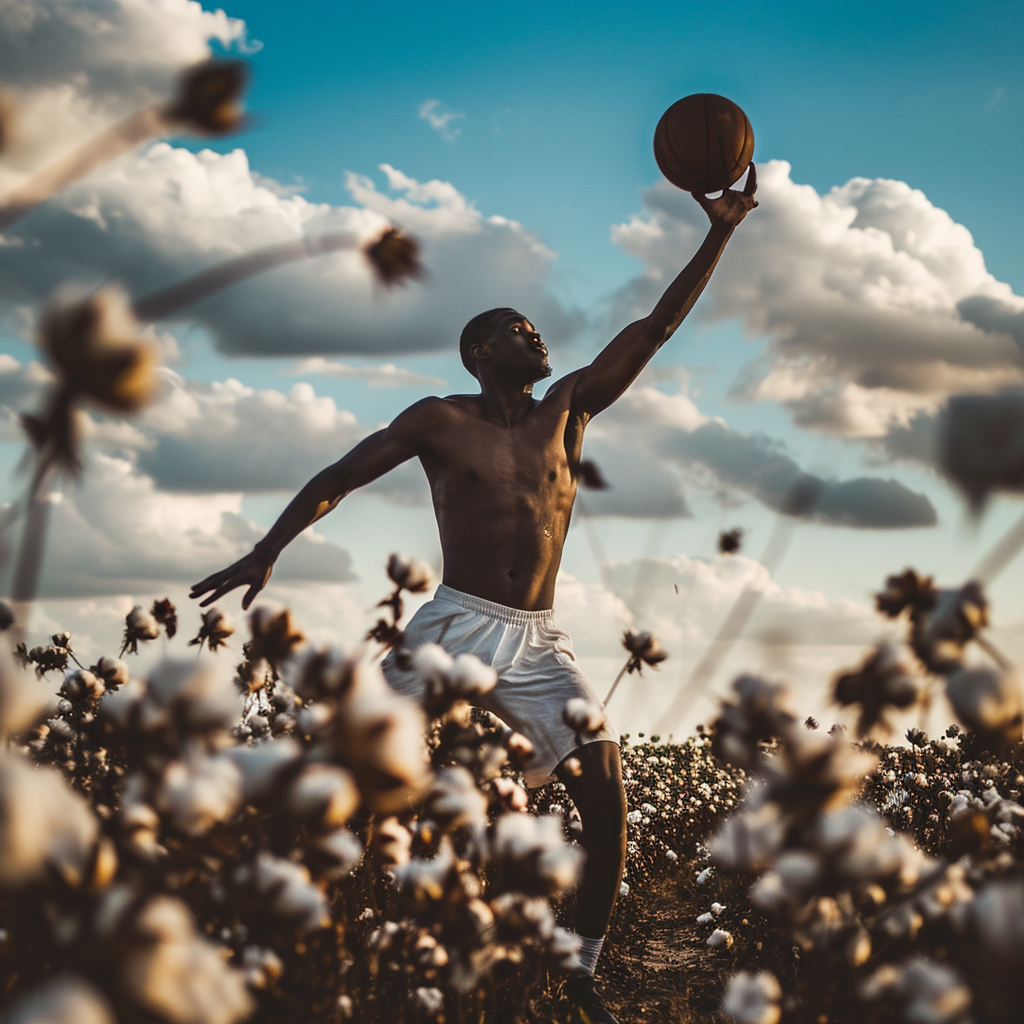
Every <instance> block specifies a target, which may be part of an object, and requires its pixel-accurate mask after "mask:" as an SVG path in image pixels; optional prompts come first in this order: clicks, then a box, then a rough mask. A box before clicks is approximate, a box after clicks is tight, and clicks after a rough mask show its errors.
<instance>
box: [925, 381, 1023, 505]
mask: <svg viewBox="0 0 1024 1024" xmlns="http://www.w3.org/2000/svg"><path fill="white" fill-rule="evenodd" d="M939 465H940V467H941V469H942V471H943V472H944V473H945V474H946V476H948V477H949V478H950V479H951V480H952V481H953V482H954V483H955V484H956V485H957V486H958V487H960V489H961V490H962V491H963V492H964V494H965V495H966V496H967V498H968V499H969V501H970V503H971V505H972V506H973V508H974V510H975V511H976V512H978V511H980V510H981V509H982V508H983V507H984V505H985V502H986V501H987V499H988V497H989V495H990V494H991V493H992V492H993V491H1021V490H1024V391H1004V392H1002V393H1001V394H998V395H954V396H953V397H952V398H951V399H950V400H949V403H948V405H947V406H946V410H945V413H944V414H943V417H942V426H941V431H940V436H939Z"/></svg>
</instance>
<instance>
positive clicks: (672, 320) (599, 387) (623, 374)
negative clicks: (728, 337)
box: [573, 164, 757, 416]
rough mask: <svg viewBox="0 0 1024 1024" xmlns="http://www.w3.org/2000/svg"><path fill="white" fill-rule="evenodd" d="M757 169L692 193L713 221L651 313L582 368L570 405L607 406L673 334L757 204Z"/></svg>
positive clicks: (583, 409) (590, 411)
mask: <svg viewBox="0 0 1024 1024" xmlns="http://www.w3.org/2000/svg"><path fill="white" fill-rule="evenodd" d="M756 189H757V173H756V171H755V169H754V165H753V164H751V165H750V174H749V175H748V176H747V183H746V185H745V186H744V189H743V191H742V192H732V191H726V192H724V193H723V194H722V195H721V197H720V198H718V199H707V198H705V197H704V196H696V195H695V196H694V199H696V200H697V202H698V203H700V205H701V206H702V207H703V208H704V211H705V212H706V213H707V215H708V218H709V219H710V221H711V228H710V230H709V231H708V234H707V237H706V238H705V239H704V242H703V243H702V245H701V247H700V248H699V249H698V250H697V252H696V254H695V255H694V257H693V259H691V260H690V262H689V263H688V264H687V265H686V266H685V267H684V268H683V270H682V272H681V273H680V274H679V276H678V277H677V278H676V279H675V280H674V281H673V282H672V283H671V284H670V285H669V286H668V288H667V289H665V294H664V295H662V297H661V298H660V299H659V300H658V304H657V305H656V306H655V307H654V309H653V311H652V312H651V314H650V316H647V317H644V319H643V320H637V321H636V322H635V323H631V324H630V325H629V326H628V327H625V328H623V330H621V331H620V332H619V333H618V334H617V335H616V336H615V337H614V338H613V339H612V340H611V341H610V342H609V343H608V344H607V345H606V346H605V347H604V349H602V351H601V352H600V354H599V355H598V356H597V358H596V359H594V361H593V362H592V363H591V364H590V365H589V366H588V367H586V368H585V369H583V370H582V371H580V374H579V377H578V378H577V380H576V385H575V388H574V389H573V404H574V407H575V408H576V409H577V410H578V411H579V412H580V413H582V414H583V415H584V416H595V415H597V413H599V412H600V411H601V410H602V409H607V408H608V406H609V405H611V404H612V402H614V401H615V399H617V398H618V397H619V396H620V395H621V394H622V393H623V392H624V391H625V390H626V388H628V387H629V385H630V384H632V383H633V381H634V380H635V379H636V376H637V374H638V373H639V372H640V371H641V370H642V369H643V368H644V367H645V366H646V365H647V363H648V362H649V361H650V359H651V357H652V356H653V355H654V353H655V352H657V351H658V349H659V348H661V346H662V345H664V344H665V342H666V341H668V339H669V338H671V337H672V335H673V334H674V333H675V330H676V328H677V327H678V326H679V325H680V324H681V323H682V322H683V318H684V317H685V316H686V314H687V313H689V312H690V310H691V309H692V308H693V305H694V303H695V302H696V301H697V299H698V298H699V297H700V294H701V292H702V291H704V286H705V285H706V284H707V283H708V281H709V280H710V278H711V273H712V271H713V270H714V269H715V267H716V265H717V264H718V260H719V258H720V257H721V255H722V252H723V250H724V249H725V243H726V242H728V241H729V238H730V237H731V236H732V233H733V231H735V230H736V226H737V225H738V224H739V223H740V221H742V220H743V218H744V217H745V216H746V215H747V214H748V213H749V212H750V211H751V210H752V209H753V208H754V207H755V206H757V202H756V201H755V199H754V192H755V190H756Z"/></svg>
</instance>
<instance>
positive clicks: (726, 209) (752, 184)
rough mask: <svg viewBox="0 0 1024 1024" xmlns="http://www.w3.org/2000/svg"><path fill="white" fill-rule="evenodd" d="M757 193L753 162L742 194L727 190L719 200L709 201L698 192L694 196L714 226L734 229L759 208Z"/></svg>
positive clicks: (755, 172) (755, 169) (755, 171)
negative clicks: (755, 194) (720, 225)
mask: <svg viewBox="0 0 1024 1024" xmlns="http://www.w3.org/2000/svg"><path fill="white" fill-rule="evenodd" d="M756 191H757V168H756V167H755V166H754V164H753V161H751V164H750V173H749V174H748V175H747V182H746V184H745V185H744V186H743V191H742V192H737V191H734V190H732V189H728V188H727V189H726V190H725V191H724V192H723V193H722V194H721V195H720V196H719V197H718V198H717V199H708V197H707V196H702V195H698V194H697V193H696V192H694V193H692V195H693V198H694V199H696V200H697V202H698V203H700V205H701V207H702V208H703V210H704V212H705V213H706V214H707V215H708V219H709V220H710V221H711V223H712V224H722V225H724V226H726V227H731V228H734V227H736V225H737V224H739V223H740V221H741V220H743V218H744V217H746V215H747V214H748V213H750V211H751V210H753V209H754V207H755V206H757V200H756V199H755V198H754V193H755V192H756Z"/></svg>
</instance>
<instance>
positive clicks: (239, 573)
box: [189, 399, 436, 608]
mask: <svg viewBox="0 0 1024 1024" xmlns="http://www.w3.org/2000/svg"><path fill="white" fill-rule="evenodd" d="M430 401H431V400H430V399H427V400H426V401H425V402H419V403H417V404H416V405H414V406H412V407H411V408H409V409H406V410H405V412H403V413H402V414H401V415H400V416H398V417H397V418H396V419H395V421H394V422H393V423H392V424H391V425H390V426H389V427H387V428H385V429H384V430H378V431H377V432H376V433H375V434H371V435H370V436H369V437H367V438H364V439H363V440H362V441H360V442H359V444H357V445H356V446H355V447H354V448H353V449H352V450H351V451H350V452H349V453H348V454H347V455H345V456H344V457H343V458H342V459H339V460H338V461H337V462H336V463H334V465H333V466H328V467H327V468H326V469H325V470H322V471H321V472H320V473H317V475H316V476H315V477H313V479H312V480H310V481H309V483H308V484H306V486H305V487H303V488H302V490H301V491H299V493H298V494H297V495H296V496H295V497H294V498H293V499H292V501H291V502H290V503H289V505H288V507H287V508H286V509H285V510H284V511H283V512H282V513H281V515H280V516H279V517H278V520H277V522H276V523H274V525H273V526H272V527H271V528H270V529H269V530H268V531H267V533H266V536H264V537H263V539H262V540H261V541H259V543H257V545H256V546H255V547H254V548H253V550H252V551H251V552H249V554H247V555H245V556H244V557H243V558H240V559H239V560H238V561H237V562H235V563H234V565H229V566H228V567H227V568H226V569H222V570H221V571H220V572H215V573H214V574H213V575H212V576H207V577H206V579H205V580H203V581H202V582H200V583H197V584H195V586H194V587H193V588H192V593H191V594H190V595H189V596H190V597H193V598H198V597H201V598H203V600H202V601H201V602H200V604H201V605H202V607H204V608H205V607H206V606H207V605H208V604H212V603H213V602H214V601H217V600H219V599H220V598H222V597H223V596H224V595H225V594H227V593H228V592H229V591H232V590H234V589H236V588H237V587H248V588H249V589H248V590H247V591H246V593H245V595H244V596H243V598H242V607H243V608H248V607H249V605H250V604H252V601H253V598H255V597H256V595H257V594H258V593H259V592H260V591H261V590H262V589H263V588H264V587H265V586H266V585H267V581H268V580H269V579H270V574H271V572H272V570H273V568H274V562H275V561H277V557H278V555H280V554H281V552H282V551H283V550H284V549H285V548H286V547H287V546H288V544H290V543H291V542H292V541H293V540H294V539H295V538H296V537H297V536H298V535H299V534H300V533H302V531H303V530H305V529H306V527H307V526H310V525H312V524H313V523H315V522H316V521H317V520H318V519H322V518H323V517H324V516H325V515H327V513H328V512H330V511H331V510H332V509H334V508H336V507H337V505H338V502H340V501H341V499H342V498H344V497H345V495H346V494H349V493H350V492H352V491H354V490H355V489H356V488H357V487H363V486H365V485H366V484H368V483H371V482H372V481H374V480H376V479H377V478H378V477H380V476H383V475H384V474H385V473H387V472H388V471H389V470H391V469H394V468H395V467H396V466H398V465H401V463H403V462H406V461H407V460H408V459H411V458H412V457H413V456H414V455H416V454H417V450H418V449H417V446H416V443H415V437H416V433H417V430H418V429H419V428H420V427H422V424H421V423H420V422H419V421H421V420H422V419H423V414H424V411H425V410H424V408H423V407H424V406H426V405H427V404H428V403H430ZM435 401H436V400H435Z"/></svg>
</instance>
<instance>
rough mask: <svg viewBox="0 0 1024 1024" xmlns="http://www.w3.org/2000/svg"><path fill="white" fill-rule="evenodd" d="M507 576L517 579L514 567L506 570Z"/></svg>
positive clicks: (517, 575)
mask: <svg viewBox="0 0 1024 1024" xmlns="http://www.w3.org/2000/svg"><path fill="white" fill-rule="evenodd" d="M508 578H509V579H510V580H517V579H519V573H517V572H516V571H515V569H509V571H508Z"/></svg>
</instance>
